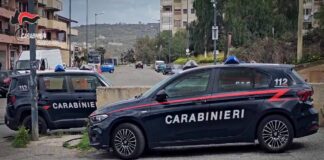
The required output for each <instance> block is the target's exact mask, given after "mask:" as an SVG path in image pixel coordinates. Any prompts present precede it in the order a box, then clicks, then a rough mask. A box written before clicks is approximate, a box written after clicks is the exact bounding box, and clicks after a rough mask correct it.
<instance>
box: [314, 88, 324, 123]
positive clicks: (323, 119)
mask: <svg viewBox="0 0 324 160" xmlns="http://www.w3.org/2000/svg"><path fill="white" fill-rule="evenodd" d="M311 85H312V86H313V88H314V95H313V99H314V106H315V108H316V110H317V111H318V112H319V119H320V126H321V127H324V83H313V84H311Z"/></svg>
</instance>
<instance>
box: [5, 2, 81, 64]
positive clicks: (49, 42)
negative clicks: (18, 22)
mask: <svg viewBox="0 0 324 160" xmlns="http://www.w3.org/2000/svg"><path fill="white" fill-rule="evenodd" d="M35 1H36V10H37V13H38V15H39V16H40V17H41V19H40V20H39V21H38V26H37V29H36V33H42V34H45V35H46V36H44V37H43V38H42V39H37V40H36V44H37V49H60V50H61V54H62V59H63V62H64V63H66V64H69V45H68V44H69V42H68V40H69V38H68V36H77V35H78V31H77V30H75V29H72V30H71V35H69V28H70V27H71V23H76V21H73V20H70V19H68V18H65V17H62V16H60V15H57V12H58V11H61V10H62V9H63V3H62V1H61V0H35ZM27 4H28V0H0V62H1V64H2V68H1V69H2V70H3V69H11V68H14V64H15V61H16V60H17V59H18V57H19V55H20V53H21V52H22V51H23V50H28V49H29V40H28V39H24V40H22V41H18V40H17V39H16V37H15V31H16V29H17V26H15V25H11V24H10V18H11V17H12V16H13V15H14V14H15V11H17V10H18V11H19V12H25V11H27V10H28V7H27Z"/></svg>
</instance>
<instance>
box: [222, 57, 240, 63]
mask: <svg viewBox="0 0 324 160" xmlns="http://www.w3.org/2000/svg"><path fill="white" fill-rule="evenodd" d="M225 64H240V60H239V59H237V58H236V57H235V56H229V57H228V58H227V59H226V61H225Z"/></svg>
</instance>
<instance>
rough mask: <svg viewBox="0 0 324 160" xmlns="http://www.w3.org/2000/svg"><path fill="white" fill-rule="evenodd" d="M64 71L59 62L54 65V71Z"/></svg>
mask: <svg viewBox="0 0 324 160" xmlns="http://www.w3.org/2000/svg"><path fill="white" fill-rule="evenodd" d="M64 71H65V69H64V67H63V66H62V65H60V64H59V65H57V66H56V67H55V72H64Z"/></svg>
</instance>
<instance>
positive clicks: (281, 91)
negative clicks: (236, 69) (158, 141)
mask: <svg viewBox="0 0 324 160" xmlns="http://www.w3.org/2000/svg"><path fill="white" fill-rule="evenodd" d="M288 91H289V89H273V90H262V91H245V92H236V93H225V94H216V95H210V96H202V97H195V98H185V99H178V100H171V101H167V102H161V103H158V102H156V103H149V104H143V105H138V106H131V107H126V108H122V109H118V110H114V111H111V112H109V113H115V112H121V111H126V110H132V109H139V108H144V107H151V106H156V105H161V104H162V105H163V104H175V103H181V102H188V101H197V100H208V99H219V98H227V97H238V96H252V95H263V94H275V95H274V96H273V97H271V98H270V99H269V102H275V101H280V100H281V99H280V97H281V96H282V95H284V94H285V93H287V92H288Z"/></svg>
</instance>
